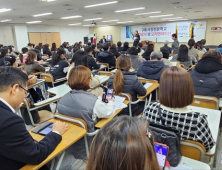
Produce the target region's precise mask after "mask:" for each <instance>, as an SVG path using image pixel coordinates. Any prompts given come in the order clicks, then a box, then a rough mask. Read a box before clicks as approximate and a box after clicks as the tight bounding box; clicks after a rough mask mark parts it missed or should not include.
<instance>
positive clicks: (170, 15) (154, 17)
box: [150, 14, 173, 18]
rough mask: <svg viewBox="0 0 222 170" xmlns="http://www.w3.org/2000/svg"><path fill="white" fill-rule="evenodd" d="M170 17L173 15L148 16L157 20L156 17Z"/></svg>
mask: <svg viewBox="0 0 222 170" xmlns="http://www.w3.org/2000/svg"><path fill="white" fill-rule="evenodd" d="M170 16H173V14H167V15H153V16H150V18H157V17H170Z"/></svg>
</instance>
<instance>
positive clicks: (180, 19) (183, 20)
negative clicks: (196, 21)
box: [168, 19, 188, 21]
mask: <svg viewBox="0 0 222 170" xmlns="http://www.w3.org/2000/svg"><path fill="white" fill-rule="evenodd" d="M185 20H188V19H171V20H168V21H185Z"/></svg>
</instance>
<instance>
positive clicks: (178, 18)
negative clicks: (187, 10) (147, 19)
mask: <svg viewBox="0 0 222 170" xmlns="http://www.w3.org/2000/svg"><path fill="white" fill-rule="evenodd" d="M182 18H183V17H174V18H162V19H161V20H172V19H182Z"/></svg>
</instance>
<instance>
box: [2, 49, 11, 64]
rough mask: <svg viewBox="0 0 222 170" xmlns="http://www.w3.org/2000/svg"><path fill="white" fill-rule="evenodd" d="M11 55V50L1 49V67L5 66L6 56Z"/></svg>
mask: <svg viewBox="0 0 222 170" xmlns="http://www.w3.org/2000/svg"><path fill="white" fill-rule="evenodd" d="M8 55H9V50H8V48H1V49H0V66H4V65H5V56H8Z"/></svg>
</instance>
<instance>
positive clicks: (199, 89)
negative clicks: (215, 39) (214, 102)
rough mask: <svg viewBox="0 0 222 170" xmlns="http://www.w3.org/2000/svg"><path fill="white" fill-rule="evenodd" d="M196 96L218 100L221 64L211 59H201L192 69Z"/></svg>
mask: <svg viewBox="0 0 222 170" xmlns="http://www.w3.org/2000/svg"><path fill="white" fill-rule="evenodd" d="M190 75H191V77H192V79H193V84H194V90H195V94H196V95H202V96H213V97H217V98H220V97H221V91H222V64H221V63H220V62H218V61H217V60H215V59H213V58H210V57H209V58H208V57H207V58H203V59H201V60H199V62H198V64H197V65H196V66H195V67H194V68H193V69H192V71H191V72H190Z"/></svg>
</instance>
